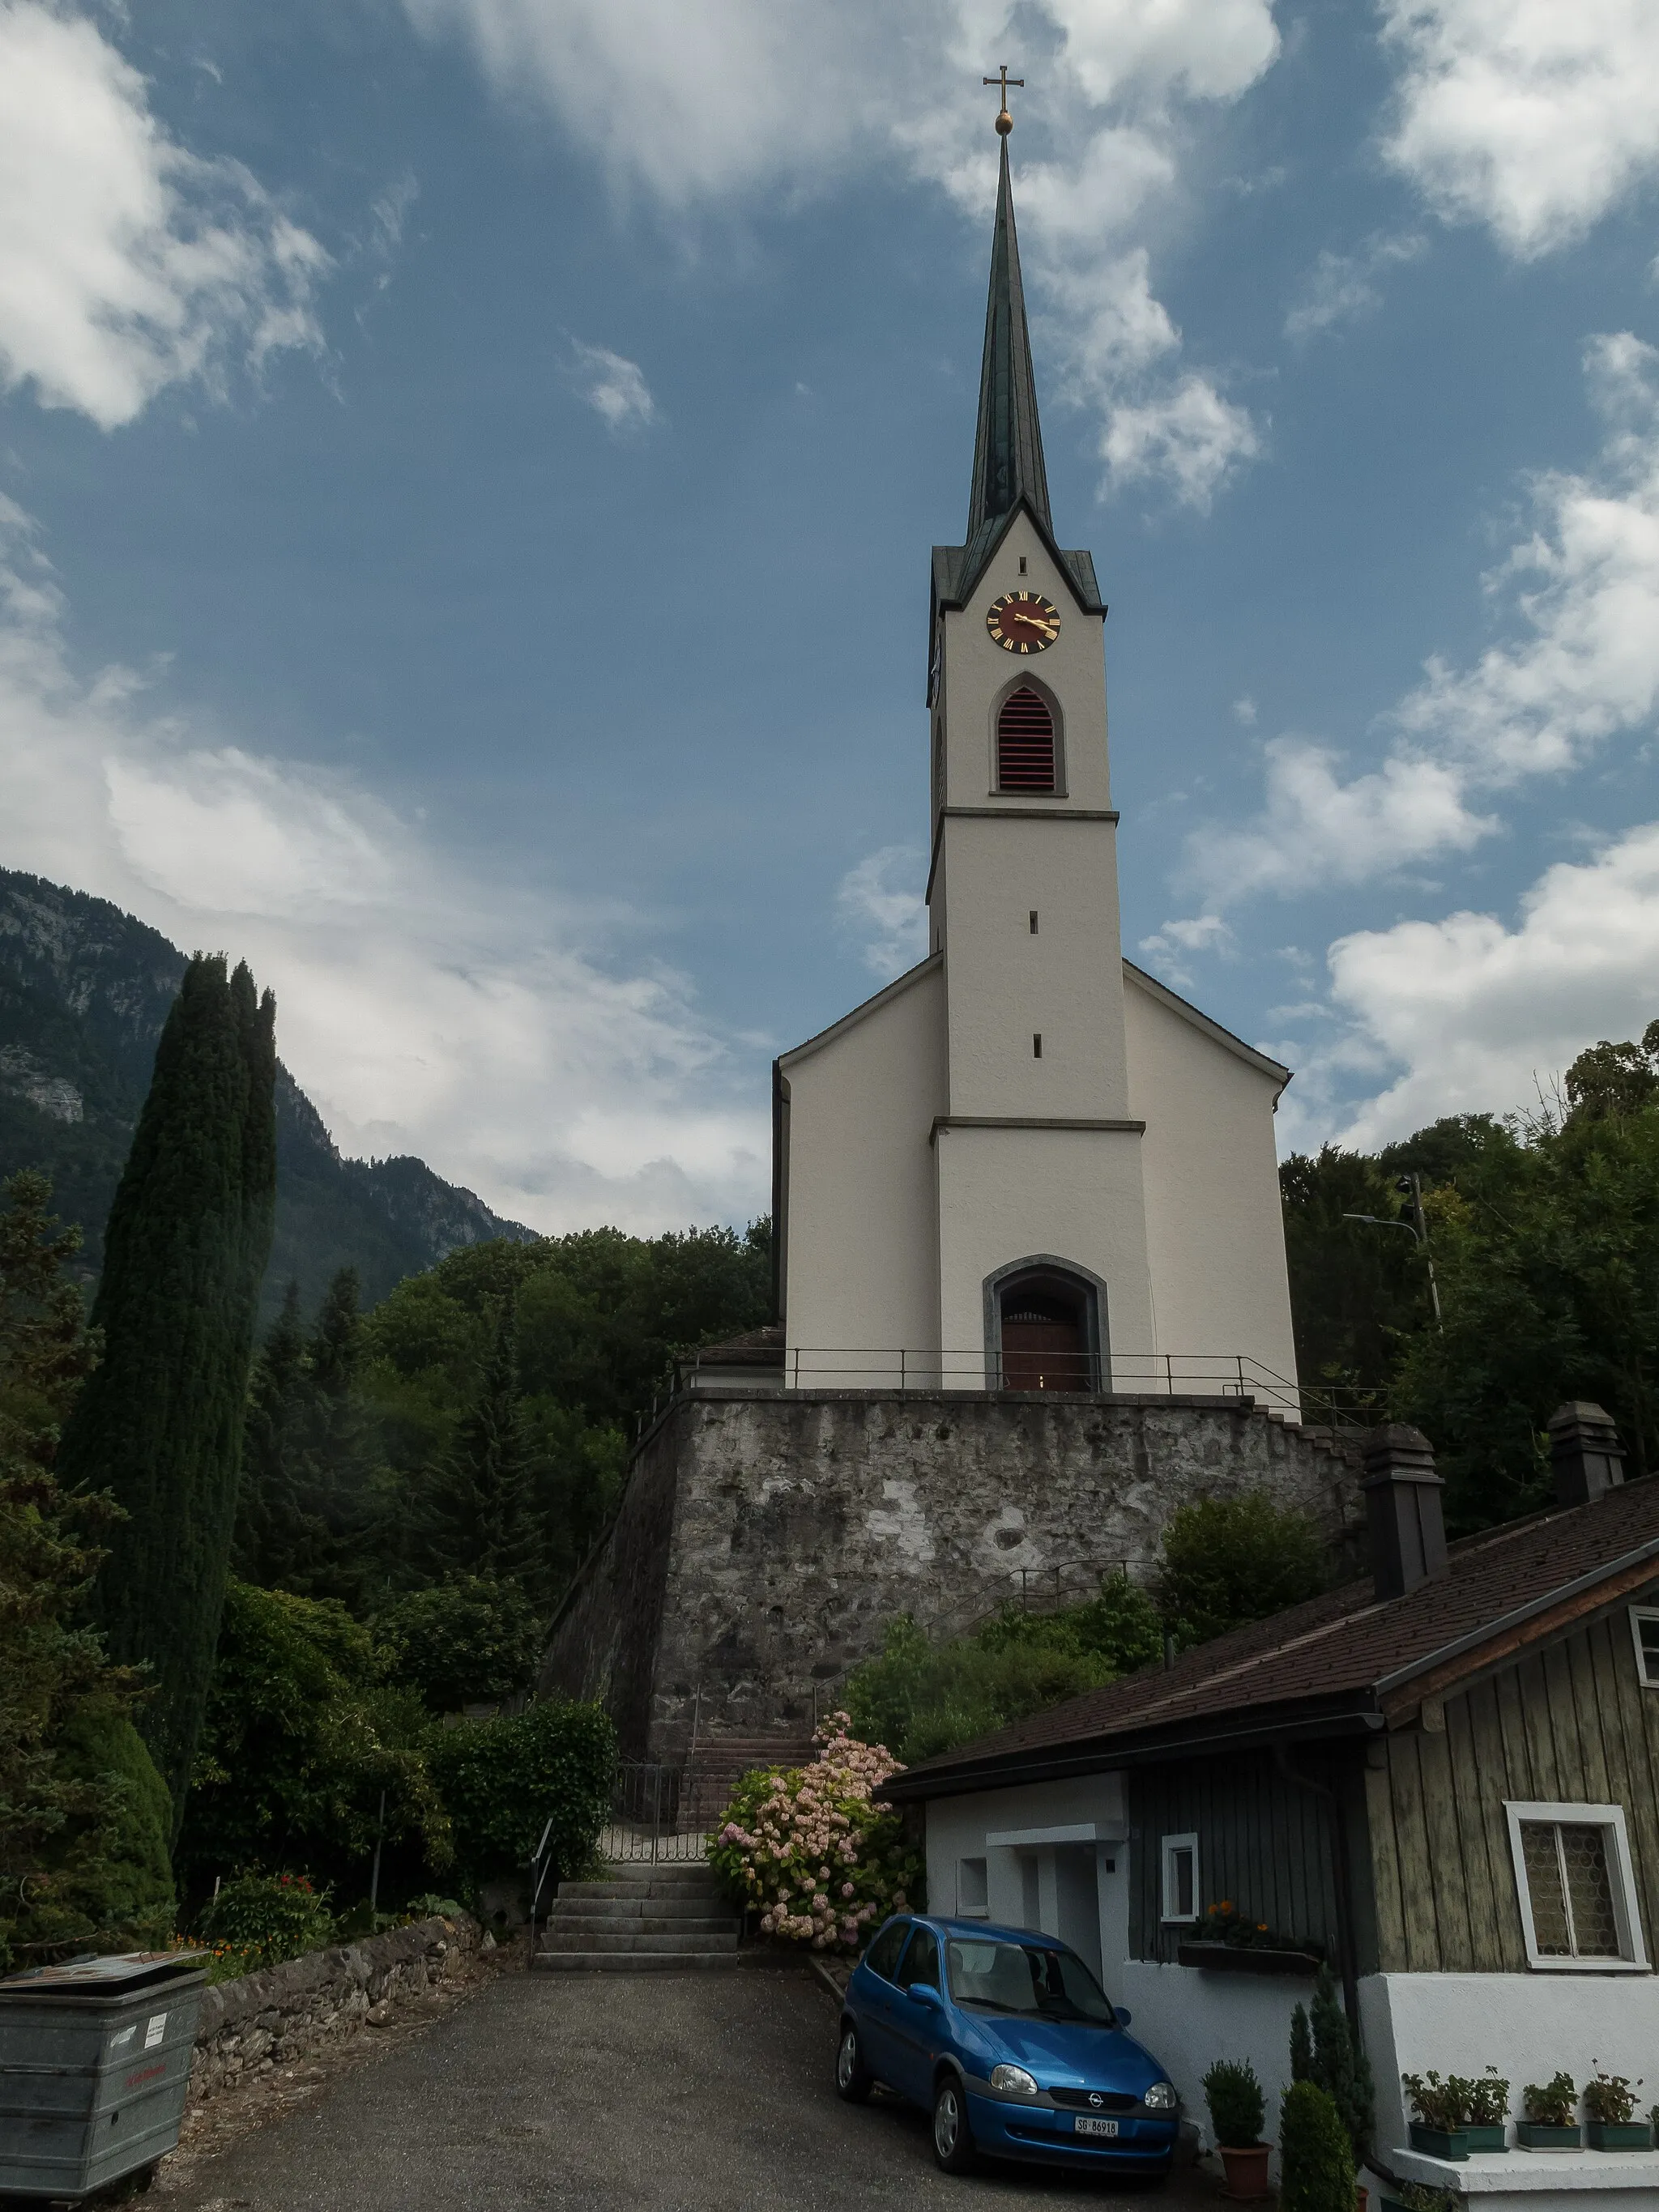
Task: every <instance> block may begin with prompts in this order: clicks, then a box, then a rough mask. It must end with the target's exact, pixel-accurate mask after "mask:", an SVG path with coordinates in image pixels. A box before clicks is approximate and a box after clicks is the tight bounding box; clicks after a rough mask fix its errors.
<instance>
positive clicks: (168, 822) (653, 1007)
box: [0, 504, 769, 1230]
mask: <svg viewBox="0 0 1659 2212" xmlns="http://www.w3.org/2000/svg"><path fill="white" fill-rule="evenodd" d="M0 556H3V557H0V865H4V866H11V867H22V868H27V869H30V870H32V871H33V872H36V873H39V874H41V875H45V876H47V877H49V878H52V879H54V880H56V881H58V882H63V883H67V884H73V885H75V886H76V888H78V889H81V890H88V891H91V892H94V893H95V894H96V895H98V896H101V897H105V898H109V899H112V900H114V901H115V902H116V903H117V904H118V905H120V906H122V907H124V908H126V909H127V910H129V911H130V912H133V913H136V914H138V915H141V916H142V917H143V919H144V920H145V921H149V922H150V923H151V924H152V925H153V926H154V927H156V928H158V929H161V930H162V931H164V932H165V933H167V935H168V936H169V937H170V938H172V939H173V942H174V943H175V944H177V945H181V946H183V947H184V948H185V950H186V951H191V950H195V949H197V948H201V949H206V950H220V949H223V950H225V951H229V952H231V953H232V954H233V955H235V956H237V957H246V959H247V960H248V961H249V963H250V964H251V965H252V969H253V971H254V974H255V975H256V977H257V978H258V981H259V982H260V983H261V984H262V985H264V984H270V986H272V987H274V989H275V990H276V997H277V1006H278V1031H279V1042H280V1047H281V1050H282V1053H283V1058H284V1059H285V1060H286V1061H287V1062H288V1064H289V1066H290V1067H291V1068H292V1069H293V1070H294V1073H295V1076H296V1077H297V1078H298V1079H299V1080H300V1082H301V1085H303V1086H304V1087H305V1088H306V1090H307V1091H308V1092H309V1093H310V1095H311V1096H312V1097H313V1099H314V1100H315V1102H316V1103H317V1105H318V1107H319V1110H320V1111H321V1112H322V1114H323V1115H324V1118H325V1121H327V1122H328V1124H329V1126H330V1127H331V1129H332V1131H333V1133H334V1134H335V1137H336V1139H337V1141H339V1142H340V1144H341V1145H342V1146H343V1148H344V1149H346V1150H347V1151H349V1152H350V1151H358V1152H362V1151H370V1150H372V1151H374V1152H379V1153H386V1152H416V1153H419V1154H420V1155H421V1156H422V1158H425V1159H427V1160H428V1162H429V1163H430V1164H431V1165H432V1166H433V1167H435V1169H437V1170H438V1171H439V1172H440V1173H441V1174H443V1175H446V1176H450V1177H452V1178H453V1180H454V1181H456V1182H461V1183H465V1184H466V1185H467V1186H468V1187H469V1188H471V1189H473V1190H476V1191H477V1193H478V1194H480V1195H481V1196H482V1197H483V1198H484V1199H485V1200H488V1201H489V1204H490V1205H492V1206H495V1207H497V1208H498V1209H499V1210H500V1211H501V1212H504V1213H507V1214H509V1215H512V1216H514V1217H516V1218H519V1219H520V1220H524V1221H527V1222H529V1223H530V1224H531V1225H532V1226H534V1227H538V1228H542V1229H559V1228H568V1227H574V1226H580V1225H584V1224H590V1223H592V1222H594V1221H599V1220H609V1221H615V1222H617V1223H619V1224H620V1225H623V1227H625V1228H629V1229H635V1230H655V1229H659V1228H662V1227H665V1226H668V1225H676V1224H679V1225H683V1224H684V1223H685V1222H686V1221H688V1220H692V1219H696V1220H702V1221H708V1220H711V1219H720V1218H743V1217H744V1216H745V1215H746V1214H749V1213H752V1212H757V1211H758V1210H759V1209H760V1208H761V1207H763V1206H764V1204H765V1202H766V1189H767V1182H768V1175H769V1169H768V1152H769V1133H768V1130H767V1128H766V1126H765V1119H764V1115H763V1113H762V1112H760V1111H758V1110H757V1108H756V1104H755V1099H754V1095H753V1084H752V1080H750V1081H745V1077H746V1076H747V1075H748V1074H749V1073H750V1071H748V1070H746V1069H745V1068H744V1067H741V1066H738V1064H737V1063H736V1060H735V1058H734V1055H733V1054H732V1052H731V1051H730V1050H729V1048H728V1047H727V1045H726V1041H725V1040H724V1039H722V1038H721V1037H720V1036H716V1035H715V1034H714V1032H713V1031H712V1030H710V1029H709V1027H708V1024H707V1023H706V1022H705V1021H703V1019H702V1018H701V1016H700V1015H699V1013H698V1012H697V1009H696V1005H695V1003H694V1000H693V998H692V994H691V992H690V987H689V986H688V985H687V984H686V983H685V982H684V980H683V979H682V978H680V977H678V976H676V975H672V974H671V973H669V972H667V971H665V970H663V969H650V970H647V971H646V972H643V973H637V974H632V975H628V974H617V973H613V972H611V971H610V970H609V969H607V968H605V966H603V965H602V964H601V963H599V960H597V959H596V958H594V957H592V956H590V955H586V954H584V953H582V952H580V951H576V950H574V949H573V942H572V940H573V939H574V929H573V928H572V927H571V926H570V923H569V921H568V918H567V917H566V916H565V915H563V914H562V912H561V911H560V909H559V908H558V906H557V904H556V902H554V901H553V900H551V899H550V898H549V897H547V896H544V895H539V894H532V893H531V892H528V891H526V892H522V893H515V892H514V891H513V889H512V887H511V886H510V885H509V886H503V885H501V884H499V883H497V882H495V881H489V882H486V881H482V880H472V879H471V878H466V877H465V876H463V875H461V874H459V873H458V872H456V871H455V870H454V869H453V867H452V866H450V865H449V864H448V863H447V862H446V860H444V859H443V857H442V856H441V854H438V853H437V852H435V850H434V849H432V848H431V847H430V846H428V844H427V843H426V842H425V841H424V839H423V838H422V836H421V835H420V834H419V832H418V831H417V830H416V829H414V828H412V827H411V826H410V824H409V823H405V822H404V821H402V820H400V819H399V818H398V817H397V816H396V815H395V814H394V813H392V811H390V810H389V809H387V808H386V807H385V806H383V805H380V804H378V803H377V802H376V801H374V799H370V798H368V796H366V795H365V794H364V793H362V792H361V791H360V790H359V789H358V788H357V787H356V785H355V784H354V783H352V782H351V781H350V780H349V779H348V778H345V777H343V776H341V775H336V774H333V773H331V772H330V771H327V770H324V769H317V768H313V767H308V766H306V765H303V764H295V763H276V762H273V761H270V760H265V759H261V758H258V757H255V756H253V755H252V754H250V753H249V752H248V751H246V750H245V749H243V748H240V747H239V746H237V745H235V744H234V743H228V742H226V741H225V739H224V738H223V736H222V734H221V733H217V732H204V731H202V730H199V729H196V728H192V727H186V726H180V725H179V724H177V723H167V722H164V721H161V720H157V719H155V717H154V716H152V715H149V714H147V711H146V702H145V699H144V695H143V687H142V686H141V685H140V684H138V683H137V681H136V679H134V678H132V677H131V675H130V674H129V673H127V672H125V671H121V670H113V671H106V673H105V674H104V675H103V676H101V677H100V678H98V679H97V680H95V681H94V682H91V683H87V682H84V681H82V680H81V679H79V678H77V677H76V674H75V673H74V672H73V671H72V670H71V668H70V665H69V661H68V659H67V656H66V653H65V651H64V645H63V641H62V633H61V623H60V617H61V615H62V612H63V605H62V599H61V596H60V594H59V592H58V589H57V587H56V585H55V581H54V580H53V578H52V573H51V571H50V569H49V568H47V567H46V564H45V562H44V561H43V560H42V558H41V556H40V552H39V550H38V549H37V548H36V547H35V546H34V544H33V538H32V533H31V530H30V527H29V525H28V520H27V517H26V516H24V515H22V514H21V513H20V511H19V510H18V509H17V508H16V507H14V506H11V505H9V504H0Z"/></svg>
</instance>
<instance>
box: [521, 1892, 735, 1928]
mask: <svg viewBox="0 0 1659 2212" xmlns="http://www.w3.org/2000/svg"><path fill="white" fill-rule="evenodd" d="M711 1902H712V1900H711ZM662 1904H663V1900H662V1899H654V1900H653V1899H647V1902H646V1904H645V1905H643V1906H640V1907H636V1906H635V1905H617V1904H616V1903H614V1902H613V1901H611V1900H608V1899H605V1898H601V1897H571V1898H561V1899H560V1900H559V1902H558V1903H557V1904H556V1905H555V1906H554V1908H553V1910H552V1911H551V1912H550V1913H549V1914H548V1916H547V1924H548V1926H549V1927H550V1928H614V1929H617V1930H618V1932H621V1931H622V1930H623V1929H629V1928H631V1929H633V1930H634V1932H635V1935H636V1936H672V1935H673V1934H675V1933H676V1931H678V1933H679V1934H681V1935H683V1936H696V1935H700V1934H702V1932H704V1931H705V1930H706V1929H712V1928H735V1927H736V1925H737V1916H736V1915H735V1914H734V1913H731V1912H710V1911H705V1909H704V1908H703V1907H702V1905H695V1906H692V1905H670V1906H669V1907H668V1909H667V1910H666V1911H664V1910H663V1909H662Z"/></svg>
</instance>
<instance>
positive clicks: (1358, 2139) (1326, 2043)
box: [1291, 1966, 1376, 2168]
mask: <svg viewBox="0 0 1659 2212" xmlns="http://www.w3.org/2000/svg"><path fill="white" fill-rule="evenodd" d="M1291 2080H1292V2081H1311V2082H1313V2083H1314V2084H1315V2085H1316V2087H1319V2088H1321V2089H1322V2090H1323V2091H1324V2092H1325V2094H1326V2095H1327V2096H1328V2098H1329V2099H1330V2100H1331V2102H1332V2104H1333V2105H1334V2106H1335V2107H1336V2111H1337V2113H1338V2115H1339V2117H1340V2119H1341V2122H1342V2124H1343V2126H1344V2128H1345V2129H1346V2130H1347V2136H1348V2147H1349V2148H1350V2150H1351V2151H1352V2154H1353V2162H1354V2165H1355V2166H1356V2168H1358V2166H1363V2165H1364V2160H1365V2154H1366V2152H1367V2151H1368V2150H1369V2149H1370V2141H1371V2134H1372V2130H1374V2128H1375V2127H1376V2087H1375V2084H1374V2083H1373V2081H1372V2079H1371V2063H1370V2059H1369V2058H1367V2057H1366V2056H1365V2054H1364V2051H1363V2050H1362V2049H1361V2048H1360V2045H1359V2039H1358V2035H1357V2034H1356V2033H1354V2029H1353V2027H1352V2023H1351V2021H1349V2019H1348V2015H1347V2014H1346V2012H1345V2011H1344V2009H1343V2007H1342V1999H1341V1997H1340V1995H1339V1994H1338V1991H1337V1986H1336V1982H1335V1978H1334V1976H1333V1975H1332V1972H1331V1970H1330V1968H1329V1967H1328V1966H1321V1968H1320V1969H1319V1977H1318V1979H1317V1980H1316V1982H1315V1984H1314V1996H1313V2007H1312V2011H1311V2014H1310V2012H1309V2011H1308V2010H1306V2009H1304V2007H1303V2006H1301V2005H1297V2008H1296V2010H1295V2012H1294V2013H1292V2015H1291Z"/></svg>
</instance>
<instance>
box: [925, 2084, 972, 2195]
mask: <svg viewBox="0 0 1659 2212" xmlns="http://www.w3.org/2000/svg"><path fill="white" fill-rule="evenodd" d="M933 2156H934V2157H935V2158H936V2159H937V2160H938V2161H939V2164H940V2165H941V2166H943V2167H944V2168H945V2172H947V2173H971V2172H973V2170H974V2133H973V2130H972V2129H971V2128H970V2127H969V2124H968V2098H967V2093H966V2092H965V2091H964V2090H963V2086H962V2084H961V2082H960V2081H957V2077H956V2075H954V2074H947V2075H945V2079H944V2080H943V2081H941V2082H940V2083H939V2087H938V2088H937V2089H936V2090H935V2091H934V2092H933Z"/></svg>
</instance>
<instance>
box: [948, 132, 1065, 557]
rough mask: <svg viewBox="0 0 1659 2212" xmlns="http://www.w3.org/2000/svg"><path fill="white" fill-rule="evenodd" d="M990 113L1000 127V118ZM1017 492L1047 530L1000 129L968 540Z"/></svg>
mask: <svg viewBox="0 0 1659 2212" xmlns="http://www.w3.org/2000/svg"><path fill="white" fill-rule="evenodd" d="M997 121H998V128H999V130H1001V124H1002V118H1001V117H999V118H997ZM1022 498H1023V499H1024V500H1025V501H1028V502H1029V504H1030V507H1032V509H1033V510H1034V511H1035V513H1036V515H1037V516H1038V517H1039V519H1040V520H1041V521H1042V526H1043V527H1044V529H1045V530H1049V531H1052V529H1053V527H1054V524H1053V521H1052V520H1051V518H1050V516H1049V513H1048V474H1047V471H1045V470H1044V468H1043V465H1042V426H1041V424H1040V423H1039V422H1038V421H1037V404H1036V380H1035V378H1034V377H1033V375H1032V374H1031V340H1030V333H1029V331H1027V329H1026V327H1025V291H1024V286H1023V285H1022V283H1021V282H1020V274H1019V240H1018V236H1017V235H1016V234H1015V230H1014V196H1013V189H1012V185H1011V183H1010V180H1009V175H1008V139H1007V134H1006V132H1003V133H1002V168H1001V174H1000V178H999V179H998V183H997V215H996V226H995V228H994V231H993V232H992V235H991V289H990V296H989V298H988V300H987V302H986V307H985V355H984V359H983V362H982V363H981V368H980V382H979V428H978V430H977V432H976V434H975V439H974V481H973V487H972V489H971V492H970V494H969V503H968V544H969V547H970V548H972V547H973V546H974V545H975V540H976V539H977V538H979V536H980V534H981V532H984V531H987V529H990V528H994V526H996V525H997V524H998V523H999V522H1000V521H1001V520H1002V518H1003V517H1004V516H1005V515H1006V514H1007V513H1009V511H1010V510H1011V509H1012V508H1013V507H1017V506H1018V504H1019V501H1021V499H1022ZM971 557H972V556H971V553H970V556H969V558H970V560H971Z"/></svg>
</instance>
